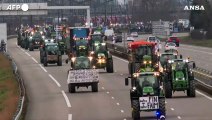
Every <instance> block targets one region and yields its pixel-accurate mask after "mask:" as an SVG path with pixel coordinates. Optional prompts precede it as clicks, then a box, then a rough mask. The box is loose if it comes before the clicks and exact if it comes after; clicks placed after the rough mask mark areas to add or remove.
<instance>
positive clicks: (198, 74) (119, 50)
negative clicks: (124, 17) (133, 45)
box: [107, 43, 212, 95]
mask: <svg viewBox="0 0 212 120" xmlns="http://www.w3.org/2000/svg"><path fill="white" fill-rule="evenodd" d="M107 47H108V50H109V51H110V52H111V53H112V54H113V55H115V56H117V57H120V58H124V59H127V58H128V54H127V48H124V47H122V46H117V45H113V44H111V43H107ZM193 73H194V76H195V80H196V81H197V84H196V87H197V88H198V89H200V90H203V91H205V92H207V93H209V94H211V95H212V72H210V71H207V70H204V69H202V68H199V67H197V68H195V69H194V70H193Z"/></svg>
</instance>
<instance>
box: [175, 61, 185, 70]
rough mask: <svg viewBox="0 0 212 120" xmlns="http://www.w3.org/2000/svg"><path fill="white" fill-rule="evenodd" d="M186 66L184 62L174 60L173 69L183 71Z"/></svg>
mask: <svg viewBox="0 0 212 120" xmlns="http://www.w3.org/2000/svg"><path fill="white" fill-rule="evenodd" d="M185 68H186V66H185V63H184V62H174V63H173V64H172V70H176V71H181V70H183V69H185Z"/></svg>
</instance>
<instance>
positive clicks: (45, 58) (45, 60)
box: [43, 57, 48, 67]
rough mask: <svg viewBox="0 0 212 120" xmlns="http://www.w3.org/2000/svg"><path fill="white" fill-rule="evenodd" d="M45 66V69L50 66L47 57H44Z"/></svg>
mask: <svg viewBox="0 0 212 120" xmlns="http://www.w3.org/2000/svg"><path fill="white" fill-rule="evenodd" d="M43 65H44V66H45V67H46V66H47V65H48V63H47V57H44V59H43Z"/></svg>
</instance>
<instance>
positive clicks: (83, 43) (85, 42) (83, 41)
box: [76, 39, 88, 46]
mask: <svg viewBox="0 0 212 120" xmlns="http://www.w3.org/2000/svg"><path fill="white" fill-rule="evenodd" d="M87 44H88V41H87V40H85V39H80V40H76V46H87Z"/></svg>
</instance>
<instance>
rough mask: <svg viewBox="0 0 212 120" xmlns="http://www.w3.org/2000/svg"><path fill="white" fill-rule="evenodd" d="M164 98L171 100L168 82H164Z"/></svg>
mask: <svg viewBox="0 0 212 120" xmlns="http://www.w3.org/2000/svg"><path fill="white" fill-rule="evenodd" d="M165 97H166V98H172V86H171V82H170V81H168V82H165Z"/></svg>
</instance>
